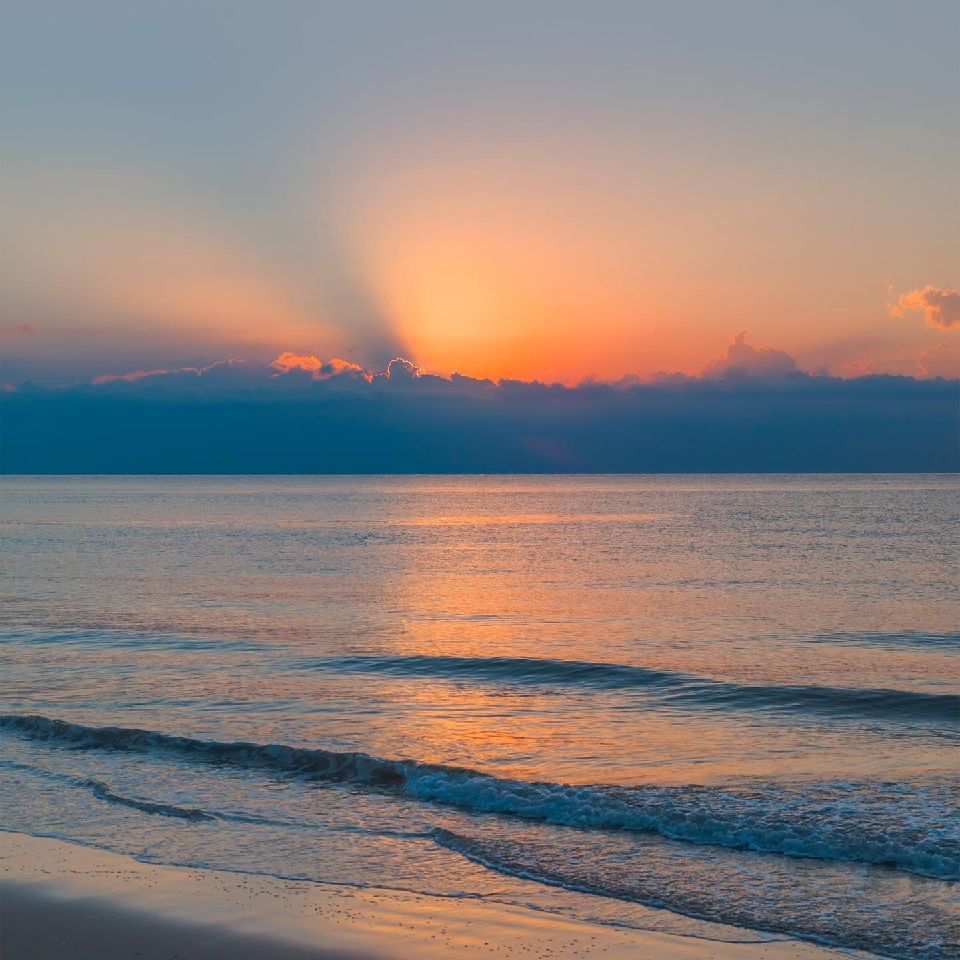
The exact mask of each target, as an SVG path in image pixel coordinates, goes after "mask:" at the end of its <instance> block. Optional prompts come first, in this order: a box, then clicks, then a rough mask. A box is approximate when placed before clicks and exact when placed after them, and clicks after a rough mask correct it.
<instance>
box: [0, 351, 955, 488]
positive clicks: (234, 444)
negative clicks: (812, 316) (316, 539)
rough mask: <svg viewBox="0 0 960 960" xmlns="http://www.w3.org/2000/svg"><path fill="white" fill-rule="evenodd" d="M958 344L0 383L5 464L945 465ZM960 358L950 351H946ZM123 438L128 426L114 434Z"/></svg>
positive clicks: (853, 468) (94, 467) (204, 467)
mask: <svg viewBox="0 0 960 960" xmlns="http://www.w3.org/2000/svg"><path fill="white" fill-rule="evenodd" d="M950 357H951V353H950V351H949V350H948V349H947V348H946V347H935V348H931V350H928V351H927V352H926V353H924V354H923V356H922V357H921V358H920V361H919V363H920V370H921V372H922V373H923V375H924V379H918V378H913V377H904V376H890V375H882V374H876V372H875V371H871V370H870V368H869V367H863V368H860V369H859V370H857V371H853V370H851V371H845V372H846V373H848V374H850V373H854V372H860V373H865V374H869V375H865V376H859V377H853V378H851V379H843V378H840V377H835V376H829V375H826V374H822V375H816V376H814V375H809V374H805V373H803V372H801V371H799V370H798V369H797V365H796V363H795V362H794V360H793V358H792V357H790V356H788V355H787V354H785V353H784V352H783V351H780V350H774V349H772V348H770V347H762V348H755V347H752V346H750V345H748V344H747V343H746V342H745V335H744V334H743V333H740V334H738V335H737V336H736V337H735V338H734V340H733V342H732V343H731V344H730V346H729V347H728V348H727V349H726V351H725V352H724V354H723V356H721V357H719V358H718V359H717V360H715V361H714V362H713V363H711V364H708V365H707V367H706V368H705V370H704V373H703V375H702V376H701V377H688V376H684V375H681V374H663V375H661V376H659V377H656V378H652V379H646V380H641V379H640V378H637V377H624V378H623V379H622V380H620V381H618V382H616V383H602V382H598V381H595V380H589V379H588V380H585V381H583V382H581V383H579V384H578V385H576V386H566V385H563V384H559V383H542V382H539V381H526V382H525V381H520V380H501V381H499V382H493V381H490V380H478V379H474V378H472V377H467V376H463V375H461V374H453V375H452V376H451V377H449V378H446V377H439V376H434V375H431V374H428V373H425V372H423V371H422V370H421V369H420V368H419V367H418V366H417V365H416V364H415V363H414V362H413V361H411V360H406V359H403V358H401V357H395V358H394V359H393V360H391V361H390V362H389V363H388V364H387V366H386V369H385V370H384V372H383V373H381V374H377V375H376V376H368V375H366V374H361V373H359V372H358V369H359V368H358V367H357V366H356V364H351V363H348V362H345V361H342V360H328V361H322V360H320V359H319V358H317V357H315V356H313V355H301V354H298V353H294V352H293V351H285V352H284V353H281V354H280V356H279V357H277V359H276V360H274V361H273V362H272V363H264V362H261V361H254V360H237V359H233V360H222V361H219V362H217V363H213V364H209V365H207V366H184V367H180V368H177V369H172V370H137V371H133V372H131V373H128V374H123V375H120V376H105V377H98V378H97V379H96V381H94V382H92V383H86V384H77V385H74V386H72V387H61V388H53V389H48V388H44V387H40V386H36V385H30V384H21V385H19V386H18V388H17V389H16V390H14V391H12V392H8V393H2V394H0V397H2V403H3V423H4V430H3V431H0V463H2V466H3V469H4V470H6V471H10V472H23V473H51V472H52V473H410V472H426V473H433V472H451V471H452V472H494V473H497V472H519V473H523V472H556V471H561V472H615V473H617V472H623V473H648V472H654V473H657V472H671V473H682V472H690V471H694V472H791V471H801V472H802V471H812V472H817V471H828V472H829V471H835V472H858V471H928V470H929V471H953V470H956V469H957V467H958V465H960V405H958V404H957V402H956V395H957V386H958V384H957V381H956V380H953V381H951V382H945V381H944V380H939V379H934V378H935V377H936V376H937V375H938V374H942V373H944V372H949V371H948V369H947V367H946V364H947V363H948V362H949V361H950ZM954 362H955V361H954ZM118 438H122V440H118Z"/></svg>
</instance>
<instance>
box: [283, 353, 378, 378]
mask: <svg viewBox="0 0 960 960" xmlns="http://www.w3.org/2000/svg"><path fill="white" fill-rule="evenodd" d="M270 366H271V367H273V368H274V370H276V371H277V374H274V376H277V375H279V374H283V373H289V372H290V371H291V370H305V371H306V372H307V373H310V374H312V375H313V379H314V380H326V379H327V377H335V376H337V375H338V374H341V373H355V374H364V373H365V371H364V369H363V367H360V366H358V365H357V364H355V363H350V361H348V360H340V359H339V358H338V357H334V358H333V359H332V360H326V361H324V360H320V359H318V358H317V357H314V356H300V355H299V354H296V353H293V352H292V351H291V350H284V352H283V353H281V354H280V356H279V357H277V359H276V360H274V361H273V362H272V363H271V364H270Z"/></svg>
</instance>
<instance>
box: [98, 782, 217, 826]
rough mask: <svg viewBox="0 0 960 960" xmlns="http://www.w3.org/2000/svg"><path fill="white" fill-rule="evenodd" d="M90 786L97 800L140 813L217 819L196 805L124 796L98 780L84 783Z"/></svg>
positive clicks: (184, 818)
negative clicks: (178, 804) (129, 808)
mask: <svg viewBox="0 0 960 960" xmlns="http://www.w3.org/2000/svg"><path fill="white" fill-rule="evenodd" d="M84 785H85V786H88V787H90V789H91V790H92V791H93V795H94V796H95V797H96V798H97V799H98V800H106V801H108V802H109V803H118V804H120V805H122V806H124V807H132V808H133V809H134V810H139V811H140V812H141V813H156V814H159V815H160V816H163V817H178V818H179V819H181V820H217V819H219V818H218V817H215V816H214V815H213V814H210V813H207V812H206V811H204V810H200V809H199V808H197V807H178V806H177V805H176V804H173V803H154V802H153V801H152V800H141V799H139V798H138V797H125V796H123V795H122V794H119V793H114V792H113V791H112V790H111V789H110V788H109V787H107V785H106V784H104V783H101V782H100V781H99V780H87V781H86V783H85V784H84Z"/></svg>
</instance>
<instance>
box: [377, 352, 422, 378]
mask: <svg viewBox="0 0 960 960" xmlns="http://www.w3.org/2000/svg"><path fill="white" fill-rule="evenodd" d="M422 372H423V371H422V370H421V369H420V368H419V367H418V366H417V365H416V364H415V363H414V362H413V361H412V360H404V359H403V357H394V358H393V359H392V360H391V361H390V362H389V363H388V364H387V369H386V370H384V372H383V375H384V376H385V377H389V378H390V379H391V380H413V379H415V378H416V377H419V376H420V374H421V373H422Z"/></svg>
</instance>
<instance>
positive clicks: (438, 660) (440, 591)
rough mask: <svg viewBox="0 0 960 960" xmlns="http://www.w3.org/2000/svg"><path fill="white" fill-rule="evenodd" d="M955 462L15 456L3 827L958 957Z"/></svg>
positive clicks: (679, 924)
mask: <svg viewBox="0 0 960 960" xmlns="http://www.w3.org/2000/svg"><path fill="white" fill-rule="evenodd" d="M957 507H958V483H957V480H956V478H954V477H943V476H556V477H542V476H498V477H487V476H483V477H479V476H462V477H460V476H458V477H438V476H419V477H417V476H411V477H83V478H80V477H49V478H41V477H33V478H27V477H9V478H6V479H5V480H4V482H3V485H2V498H0V510H2V514H0V522H2V531H3V538H4V548H3V555H2V566H3V575H4V576H3V589H4V600H3V607H2V627H3V631H2V638H3V669H4V682H3V690H2V693H3V719H2V732H3V736H2V743H3V749H2V761H0V764H2V765H0V769H2V777H3V780H2V794H3V797H2V798H3V803H2V820H0V825H2V827H4V828H6V829H10V830H20V831H25V832H28V833H32V834H36V835H43V836H57V837H63V838H66V839H69V840H73V841H77V842H80V843H85V844H90V845H95V846H98V847H104V848H107V849H110V850H115V851H119V852H122V853H127V854H131V855H133V856H135V857H138V858H140V859H143V860H148V861H153V862H161V863H173V864H187V865H196V866H207V867H214V868H217V869H224V870H234V871H244V872H257V873H267V874H273V875H275V876H278V877H292V878H303V879H309V880H314V881H317V882H335V883H346V884H359V885H367V886H371V887H381V888H386V889H400V890H407V891H416V892H422V893H428V894H435V895H440V896H445V897H449V896H456V897H475V898H484V899H488V900H495V901H500V902H504V903H522V904H527V905H530V906H533V907H535V908H538V909H541V910H545V911H553V912H556V913H560V914H564V915H567V916H575V917H580V918H585V919H592V920H596V921H599V922H604V923H618V924H626V925H633V926H638V927H643V928H650V929H660V930H669V931H672V932H675V933H680V934H689V935H692V936H704V937H712V938H719V939H731V940H736V939H738V938H743V937H744V936H753V937H755V936H756V934H746V933H745V932H744V930H743V928H749V929H750V930H753V931H760V932H762V933H761V934H760V935H762V936H768V937H771V938H777V937H801V938H806V939H810V940H813V941H817V942H821V943H825V944H830V945H833V946H837V947H848V948H857V949H862V950H867V951H871V952H874V953H877V954H881V955H885V956H890V957H903V958H946V957H951V956H957V955H958V953H960V945H958V936H957V925H956V912H955V902H954V897H955V895H956V893H957V877H958V855H960V836H958V828H957V809H956V800H957V793H956V784H955V776H956V773H957V757H958V754H957V745H958V736H957V735H958V705H960V699H958V696H957V693H958V684H957V677H958V671H957V662H958V650H960V634H958V623H960V610H958V597H957V589H956V587H957V583H956V575H957V562H958V554H960V550H958V546H960V544H958V533H957V530H958V528H957V523H956V521H957V516H956V514H957Z"/></svg>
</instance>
